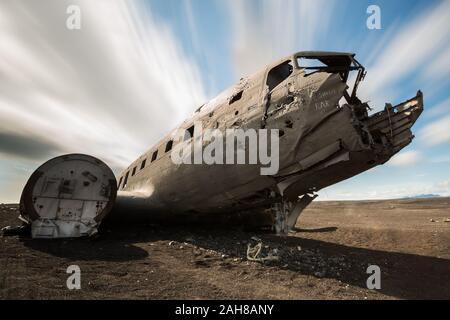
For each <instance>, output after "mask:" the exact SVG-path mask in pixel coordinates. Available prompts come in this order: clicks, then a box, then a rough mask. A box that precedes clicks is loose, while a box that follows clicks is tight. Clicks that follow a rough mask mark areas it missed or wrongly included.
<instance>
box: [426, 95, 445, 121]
mask: <svg viewBox="0 0 450 320" xmlns="http://www.w3.org/2000/svg"><path fill="white" fill-rule="evenodd" d="M446 114H450V98H447V99H445V100H444V101H441V102H439V103H438V104H437V105H435V106H433V107H431V108H427V110H426V112H425V114H424V115H425V116H426V117H436V116H439V115H446Z"/></svg>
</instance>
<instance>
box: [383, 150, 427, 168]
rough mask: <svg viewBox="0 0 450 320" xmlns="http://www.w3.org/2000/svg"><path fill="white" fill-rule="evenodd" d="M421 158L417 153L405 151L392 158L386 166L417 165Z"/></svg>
mask: <svg viewBox="0 0 450 320" xmlns="http://www.w3.org/2000/svg"><path fill="white" fill-rule="evenodd" d="M421 158H422V156H421V154H420V153H419V152H418V151H414V150H411V151H405V152H400V153H398V154H396V155H395V156H393V157H392V158H391V159H390V160H389V162H388V164H389V165H391V166H402V167H403V166H411V165H414V164H417V163H418V162H419V161H420V160H421Z"/></svg>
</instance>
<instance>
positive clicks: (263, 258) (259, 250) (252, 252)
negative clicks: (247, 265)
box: [247, 237, 279, 262]
mask: <svg viewBox="0 0 450 320" xmlns="http://www.w3.org/2000/svg"><path fill="white" fill-rule="evenodd" d="M251 240H253V241H254V242H257V243H256V244H255V245H252V244H251V243H248V244H247V260H249V261H256V262H267V261H278V260H279V257H278V250H277V249H272V250H271V249H270V248H269V247H268V246H265V247H264V248H265V249H266V250H263V244H262V241H261V239H259V238H257V237H252V238H251ZM263 251H266V252H263Z"/></svg>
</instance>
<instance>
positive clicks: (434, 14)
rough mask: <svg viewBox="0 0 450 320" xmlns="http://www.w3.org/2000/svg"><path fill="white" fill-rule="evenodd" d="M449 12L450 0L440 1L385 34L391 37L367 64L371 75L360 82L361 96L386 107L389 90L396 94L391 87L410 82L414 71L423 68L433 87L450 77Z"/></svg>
mask: <svg viewBox="0 0 450 320" xmlns="http://www.w3.org/2000/svg"><path fill="white" fill-rule="evenodd" d="M449 12H450V1H441V2H440V3H438V4H437V5H436V6H434V7H433V8H432V9H429V10H427V11H425V12H423V13H420V14H418V15H417V16H416V17H415V18H414V19H413V20H411V21H410V22H408V23H406V24H404V25H403V26H401V27H398V26H397V25H394V26H393V27H392V28H395V29H398V30H396V31H395V32H393V30H392V29H391V30H389V31H388V32H387V33H386V37H389V38H390V40H389V41H386V42H385V45H384V46H383V48H382V50H381V51H380V53H379V55H378V56H377V58H376V59H375V60H374V62H373V63H372V64H371V65H369V66H368V76H367V78H366V80H365V81H364V84H363V85H361V88H360V96H362V98H363V99H364V100H371V101H373V102H374V103H373V105H374V106H375V107H377V108H378V109H379V108H380V107H383V106H384V102H385V101H386V100H385V99H386V93H388V94H389V95H391V96H393V95H394V94H395V90H392V89H391V88H393V87H395V85H399V82H400V81H402V80H407V81H411V79H407V76H408V75H410V73H411V72H417V71H419V70H422V72H421V74H420V77H421V78H422V79H423V81H424V83H427V82H431V83H432V85H431V86H434V85H437V83H436V81H439V80H440V79H442V77H444V76H448V75H449V74H450V73H449V72H450V69H449V68H448V65H450V60H449V59H450V57H449V56H448V54H446V53H447V52H448V39H449V37H450V17H449ZM442 63H444V64H445V63H446V65H444V66H443V65H441V64H442Z"/></svg>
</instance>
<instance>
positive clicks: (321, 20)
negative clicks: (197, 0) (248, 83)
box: [229, 0, 335, 76]
mask: <svg viewBox="0 0 450 320" xmlns="http://www.w3.org/2000/svg"><path fill="white" fill-rule="evenodd" d="M334 5H335V2H334V1H328V0H318V1H306V0H285V1H282V2H280V1H275V0H263V1H256V2H252V1H246V0H238V1H229V13H230V15H231V18H232V25H233V30H234V36H233V40H234V42H233V47H232V50H233V57H234V68H235V72H236V75H237V76H245V75H249V74H251V73H254V72H256V71H258V70H259V69H260V68H263V67H264V66H265V65H267V64H268V63H271V62H272V61H273V60H275V59H278V58H282V57H283V56H285V55H289V54H292V53H294V52H297V51H301V50H314V48H315V44H316V40H317V39H318V38H321V37H322V38H323V37H324V36H325V35H326V32H327V31H328V22H329V21H330V16H331V15H332V14H333V8H334Z"/></svg>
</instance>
